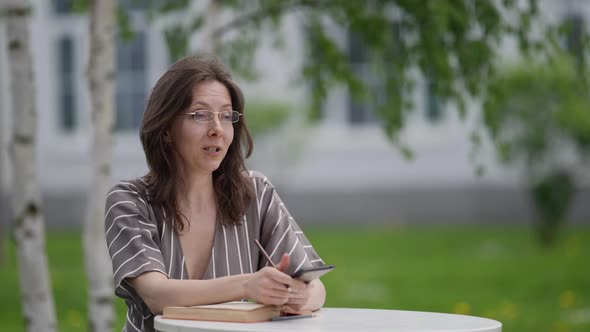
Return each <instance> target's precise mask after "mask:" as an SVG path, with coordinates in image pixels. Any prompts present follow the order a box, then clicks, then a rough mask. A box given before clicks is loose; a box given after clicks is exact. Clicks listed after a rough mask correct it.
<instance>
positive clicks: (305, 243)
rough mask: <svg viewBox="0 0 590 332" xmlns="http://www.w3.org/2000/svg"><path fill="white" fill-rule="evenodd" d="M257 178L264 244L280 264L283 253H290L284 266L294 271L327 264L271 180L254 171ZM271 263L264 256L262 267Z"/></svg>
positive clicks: (287, 270)
mask: <svg viewBox="0 0 590 332" xmlns="http://www.w3.org/2000/svg"><path fill="white" fill-rule="evenodd" d="M252 176H253V178H254V180H255V181H257V185H256V196H257V197H256V198H257V200H258V202H260V204H259V206H260V219H261V220H260V221H261V230H260V234H261V235H260V238H261V244H262V245H263V246H264V249H265V250H266V252H267V253H268V254H269V255H270V257H271V259H272V260H273V262H274V263H275V264H277V263H278V262H279V261H280V259H281V257H282V255H283V254H284V253H288V254H289V255H290V256H291V263H290V265H289V267H288V268H287V269H286V270H285V272H286V273H287V274H293V273H295V272H297V271H298V270H300V269H301V268H308V267H312V266H321V265H324V262H323V261H322V259H321V258H320V257H319V256H318V254H317V253H316V251H315V249H314V248H313V246H312V245H311V243H310V242H309V240H308V239H307V237H306V236H305V234H304V233H303V231H302V230H301V228H300V227H299V225H298V224H297V222H296V221H295V219H293V217H292V216H291V214H290V213H289V211H288V210H287V208H286V207H285V204H284V203H283V201H282V200H281V198H280V197H279V194H278V193H277V191H276V190H275V187H274V186H273V185H272V183H271V182H270V181H269V180H268V179H267V178H266V177H265V176H264V175H262V174H260V173H258V172H254V173H253V175H252ZM267 265H269V263H268V260H267V259H266V258H261V260H260V263H259V269H260V268H262V267H264V266H267Z"/></svg>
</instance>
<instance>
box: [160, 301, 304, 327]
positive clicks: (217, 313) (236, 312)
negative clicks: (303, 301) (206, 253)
mask: <svg viewBox="0 0 590 332" xmlns="http://www.w3.org/2000/svg"><path fill="white" fill-rule="evenodd" d="M293 316H302V317H303V316H305V317H312V316H313V313H312V312H311V311H296V310H294V309H292V308H290V307H288V306H274V305H266V304H260V303H252V302H237V301H235V302H225V303H219V304H208V305H197V306H191V307H166V308H164V312H163V314H162V317H163V318H168V319H188V320H207V321H218V322H239V323H254V322H264V321H269V320H277V319H279V318H282V317H293ZM293 318H295V317H293Z"/></svg>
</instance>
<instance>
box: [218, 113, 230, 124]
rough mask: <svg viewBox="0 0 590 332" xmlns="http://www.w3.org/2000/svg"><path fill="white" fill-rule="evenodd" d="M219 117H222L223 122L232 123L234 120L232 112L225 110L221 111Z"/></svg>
mask: <svg viewBox="0 0 590 332" xmlns="http://www.w3.org/2000/svg"><path fill="white" fill-rule="evenodd" d="M219 119H221V122H224V123H231V122H232V112H230V111H223V112H221V113H219Z"/></svg>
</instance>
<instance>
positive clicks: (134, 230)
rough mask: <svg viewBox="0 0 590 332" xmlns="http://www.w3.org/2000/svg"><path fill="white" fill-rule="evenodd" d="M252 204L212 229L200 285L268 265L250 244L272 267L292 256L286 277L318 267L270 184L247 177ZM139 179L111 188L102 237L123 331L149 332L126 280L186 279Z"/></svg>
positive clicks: (174, 243)
mask: <svg viewBox="0 0 590 332" xmlns="http://www.w3.org/2000/svg"><path fill="white" fill-rule="evenodd" d="M249 175H250V178H251V179H252V182H253V186H254V191H255V193H256V199H253V200H252V202H251V204H250V206H249V207H248V209H247V211H246V213H245V215H244V216H243V219H242V222H241V223H240V224H237V225H233V224H227V225H223V224H221V223H217V225H216V230H215V239H214V244H213V248H212V251H211V258H210V260H209V266H208V268H207V270H206V272H205V274H204V276H203V279H212V278H218V277H223V276H230V275H236V274H242V273H252V272H256V271H258V270H259V269H261V268H263V267H265V266H268V265H269V263H268V261H267V260H266V258H264V256H263V255H261V253H260V252H259V250H258V247H257V246H256V244H255V243H254V240H255V239H259V241H260V242H261V244H262V245H263V246H264V249H265V250H266V251H267V252H268V254H269V255H270V257H271V259H272V260H273V261H274V262H275V264H277V263H278V262H279V260H280V258H281V256H282V254H283V253H289V254H290V255H291V263H290V265H289V267H288V268H287V270H286V271H285V272H286V273H287V274H292V273H294V272H296V271H297V270H299V269H301V268H303V267H311V266H318V265H323V261H322V260H321V258H320V257H319V256H318V254H317V253H316V252H315V250H314V249H313V247H312V246H311V244H310V243H309V241H308V240H307V238H306V237H305V235H304V234H303V232H302V231H301V229H300V228H299V226H298V225H297V223H296V222H295V220H294V219H293V218H292V217H291V215H290V214H289V212H288V211H287V209H286V208H285V205H284V204H283V202H282V201H281V199H280V198H279V195H278V194H277V192H276V190H275V188H274V187H273V185H272V184H271V183H270V181H269V180H268V179H267V178H266V177H265V176H264V175H262V174H260V173H258V172H249ZM148 197H149V192H148V190H147V188H146V186H145V182H143V181H142V180H141V179H135V180H132V181H125V182H119V183H117V184H115V185H114V186H113V187H112V188H111V190H110V192H109V193H108V194H107V197H106V207H105V232H106V240H107V246H108V250H109V253H110V255H111V260H112V264H113V278H114V282H115V294H116V295H117V296H119V297H121V298H123V299H124V300H125V302H126V304H127V321H126V325H125V327H124V329H123V331H127V332H131V331H154V327H153V319H154V315H153V314H152V313H151V312H150V310H149V308H148V307H147V305H146V304H145V303H144V302H143V300H142V299H141V298H140V296H139V295H138V294H137V292H136V291H135V290H134V289H133V287H132V286H131V284H130V283H129V281H128V280H127V279H128V278H133V277H137V276H139V275H140V274H142V273H144V272H148V271H158V272H160V273H162V274H164V275H166V276H167V277H168V278H171V279H188V273H187V269H186V266H185V262H184V255H183V253H182V248H181V245H180V239H179V237H178V233H177V232H176V231H175V230H173V229H171V228H170V227H169V226H167V224H166V223H164V222H163V221H164V219H166V218H167V216H166V214H165V213H164V211H163V210H162V209H161V208H159V207H158V206H153V205H151V204H150V203H148V202H149V200H148Z"/></svg>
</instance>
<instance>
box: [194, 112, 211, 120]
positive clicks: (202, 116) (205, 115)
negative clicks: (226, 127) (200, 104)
mask: <svg viewBox="0 0 590 332" xmlns="http://www.w3.org/2000/svg"><path fill="white" fill-rule="evenodd" d="M212 115H213V113H212V112H210V111H196V112H195V114H194V117H195V120H197V121H198V122H209V121H211V120H212Z"/></svg>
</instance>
